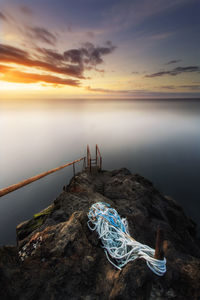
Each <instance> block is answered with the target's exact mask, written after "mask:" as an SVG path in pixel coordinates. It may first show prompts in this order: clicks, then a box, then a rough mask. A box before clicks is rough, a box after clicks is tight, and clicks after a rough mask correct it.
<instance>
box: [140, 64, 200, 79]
mask: <svg viewBox="0 0 200 300" xmlns="http://www.w3.org/2000/svg"><path fill="white" fill-rule="evenodd" d="M199 71H200V68H199V67H198V66H188V67H177V68H174V69H173V70H170V71H161V72H157V73H152V74H148V75H145V77H147V78H153V77H161V76H165V75H171V76H176V75H179V74H182V73H194V72H199Z"/></svg>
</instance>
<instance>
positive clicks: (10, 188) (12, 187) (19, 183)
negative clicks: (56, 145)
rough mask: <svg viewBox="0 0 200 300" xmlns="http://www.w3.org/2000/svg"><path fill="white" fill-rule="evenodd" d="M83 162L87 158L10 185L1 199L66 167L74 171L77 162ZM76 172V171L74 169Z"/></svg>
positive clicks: (4, 190)
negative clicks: (71, 167) (70, 167)
mask: <svg viewBox="0 0 200 300" xmlns="http://www.w3.org/2000/svg"><path fill="white" fill-rule="evenodd" d="M81 160H84V161H85V157H81V158H79V159H76V160H74V161H72V162H70V163H68V164H65V165H62V166H60V167H57V168H54V169H51V170H49V171H46V172H43V173H41V174H38V175H36V176H33V177H30V178H28V179H25V180H23V181H20V182H18V183H16V184H13V185H10V186H8V187H6V188H3V189H1V190H0V197H2V196H4V195H6V194H8V193H11V192H13V191H15V190H17V189H19V188H21V187H23V186H25V185H27V184H30V183H32V182H34V181H36V180H39V179H40V178H42V177H45V176H47V175H49V174H52V173H54V172H57V171H59V170H61V169H63V168H66V167H68V166H71V165H73V169H74V164H75V163H77V162H79V161H81ZM74 172H75V169H74Z"/></svg>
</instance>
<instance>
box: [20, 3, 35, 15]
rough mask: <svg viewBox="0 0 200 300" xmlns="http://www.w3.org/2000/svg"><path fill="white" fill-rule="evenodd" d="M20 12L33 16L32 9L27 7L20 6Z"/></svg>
mask: <svg viewBox="0 0 200 300" xmlns="http://www.w3.org/2000/svg"><path fill="white" fill-rule="evenodd" d="M20 10H21V12H22V13H24V14H26V15H29V16H30V15H32V14H33V11H32V9H31V8H30V7H28V6H27V5H21V6H20Z"/></svg>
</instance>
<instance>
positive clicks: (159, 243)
mask: <svg viewBox="0 0 200 300" xmlns="http://www.w3.org/2000/svg"><path fill="white" fill-rule="evenodd" d="M163 240H164V231H163V229H161V228H160V226H158V228H157V234H156V247H155V255H154V258H156V259H161V260H162V259H163V258H164V251H163Z"/></svg>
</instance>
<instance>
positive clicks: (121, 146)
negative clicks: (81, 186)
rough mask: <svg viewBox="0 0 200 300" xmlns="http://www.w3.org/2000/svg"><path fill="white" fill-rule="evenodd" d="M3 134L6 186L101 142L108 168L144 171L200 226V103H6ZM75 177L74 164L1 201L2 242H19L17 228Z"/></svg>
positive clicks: (0, 159) (1, 172) (0, 182)
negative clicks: (16, 235)
mask: <svg viewBox="0 0 200 300" xmlns="http://www.w3.org/2000/svg"><path fill="white" fill-rule="evenodd" d="M0 136H1V144H0V188H3V187H6V186H8V185H11V184H13V183H16V182H19V181H21V180H23V179H25V178H28V177H30V176H33V175H36V174H38V173H41V172H43V171H46V170H49V169H51V168H54V167H57V166H59V165H62V164H64V163H67V162H70V161H72V160H74V159H77V158H79V157H82V156H84V155H85V154H86V145H87V144H89V145H90V147H91V150H93V152H94V146H95V144H96V143H97V144H98V145H99V147H100V150H101V152H102V156H103V168H104V169H108V170H111V169H117V168H121V167H127V168H128V169H130V171H131V172H133V173H140V174H141V175H143V176H145V177H147V178H148V179H149V180H151V181H152V182H153V183H154V185H155V186H156V187H157V188H158V189H159V190H160V191H161V192H162V193H163V194H166V195H170V196H172V197H173V198H175V199H176V200H177V201H178V202H179V203H180V204H181V205H182V206H183V207H184V209H185V212H186V213H187V214H188V215H189V216H192V218H193V219H194V220H195V221H196V222H197V223H198V224H199V223H200V222H199V215H200V210H199V208H200V201H199V198H200V197H199V181H200V101H199V102H198V101H195V100H190V99H188V100H184V101H180V100H179V101H177V100H162V101H158V100H157V101H153V100H134V101H130V100H129V101H126V100H124V101H122V100H120V101H119V100H118V101H114V100H95V101H92V100H66V101H64V100H59V101H50V100H49V101H40V102H39V101H35V103H34V102H31V103H28V102H27V103H26V104H25V103H18V102H15V103H14V102H13V103H6V102H3V101H2V102H0ZM81 168H82V165H81V164H80V165H79V168H78V170H81ZM71 176H72V168H71V167H69V168H66V169H63V170H62V171H59V172H57V173H54V174H52V175H49V176H48V177H45V178H43V179H41V180H40V181H38V182H35V183H32V184H31V185H28V186H26V187H23V188H22V189H19V190H17V191H15V192H13V193H11V194H8V195H6V196H4V197H2V198H0V244H5V243H6V244H8V243H15V227H16V225H17V224H19V223H20V222H22V221H24V220H26V219H28V218H31V217H32V215H33V214H34V213H36V212H38V211H40V210H41V209H43V208H45V207H46V206H48V205H49V204H50V203H51V202H52V201H53V200H54V199H55V198H56V197H57V196H58V195H59V193H60V192H61V191H62V187H63V185H64V184H67V183H68V181H69V179H70V178H71Z"/></svg>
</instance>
